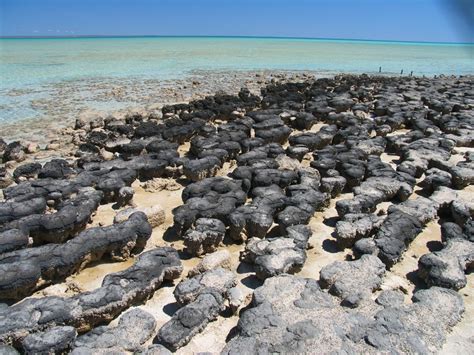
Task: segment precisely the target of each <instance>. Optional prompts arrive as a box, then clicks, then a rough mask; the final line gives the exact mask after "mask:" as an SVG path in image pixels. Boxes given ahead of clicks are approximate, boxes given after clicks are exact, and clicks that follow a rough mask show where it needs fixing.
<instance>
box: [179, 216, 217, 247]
mask: <svg viewBox="0 0 474 355" xmlns="http://www.w3.org/2000/svg"><path fill="white" fill-rule="evenodd" d="M224 235H225V225H224V223H222V222H221V221H219V220H218V219H213V218H198V219H197V220H196V222H195V223H194V227H193V228H191V229H188V230H187V231H186V233H185V234H184V235H183V239H184V245H185V246H186V251H187V252H188V253H189V254H191V255H196V256H199V255H202V254H207V253H212V252H214V251H216V250H217V247H218V246H219V244H220V243H222V240H223V239H224Z"/></svg>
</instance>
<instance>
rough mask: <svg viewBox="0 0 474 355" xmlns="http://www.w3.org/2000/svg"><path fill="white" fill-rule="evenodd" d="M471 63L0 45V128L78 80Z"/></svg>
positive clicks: (200, 45) (163, 45)
mask: <svg viewBox="0 0 474 355" xmlns="http://www.w3.org/2000/svg"><path fill="white" fill-rule="evenodd" d="M473 62H474V45H472V44H433V43H400V42H379V41H348V40H314V39H275V38H225V37H195V38H189V37H141V38H139V37H134V38H67V39H0V78H1V80H0V122H1V121H4V122H5V121H10V122H11V121H16V120H19V119H24V118H35V117H38V118H39V117H41V115H42V114H44V112H42V107H41V105H40V104H39V103H38V100H42V99H48V98H51V97H52V96H53V95H56V91H55V90H54V89H56V87H55V86H54V85H63V86H64V85H66V86H67V87H70V88H74V87H75V85H76V84H77V83H78V81H81V83H82V84H83V83H84V81H86V82H87V81H91V82H94V83H97V82H101V81H102V82H104V83H106V82H108V81H113V80H121V79H126V80H134V81H136V82H137V83H140V82H141V81H143V80H144V79H154V80H166V79H178V78H183V77H185V76H186V75H187V74H189V73H191V72H193V71H196V70H212V71H213V70H219V71H226V70H229V71H246V70H263V69H269V70H272V69H277V70H311V71H318V72H320V73H322V74H324V73H327V74H331V73H336V72H353V73H362V72H366V73H376V72H378V71H379V67H382V71H383V72H384V73H392V74H399V73H400V71H401V70H402V69H403V70H404V73H405V74H409V73H410V72H411V71H413V73H414V75H436V74H441V73H443V74H456V75H461V74H473V73H474V64H473ZM95 86H97V85H96V84H95ZM90 94H91V95H93V94H94V91H93V90H92V91H90ZM92 101H93V100H92ZM113 104H114V103H113V102H112V103H111V106H113ZM90 105H93V104H92V103H91V104H90ZM86 106H87V105H86Z"/></svg>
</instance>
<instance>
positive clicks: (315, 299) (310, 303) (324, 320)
mask: <svg viewBox="0 0 474 355" xmlns="http://www.w3.org/2000/svg"><path fill="white" fill-rule="evenodd" d="M372 302H373V301H372ZM337 303H338V300H337V298H335V297H332V296H330V295H329V294H327V293H326V292H324V291H321V289H320V288H319V286H318V284H317V282H316V281H315V280H311V279H303V278H299V277H296V276H290V275H282V276H278V277H273V278H270V279H268V280H266V281H265V284H264V285H263V286H262V287H260V288H258V289H257V290H255V292H254V295H253V300H252V307H251V308H249V309H247V310H246V311H245V312H243V314H242V315H241V317H240V320H239V323H238V326H237V328H238V329H237V336H235V337H234V338H232V339H231V340H230V342H229V343H228V344H227V345H226V347H225V348H224V350H223V353H224V354H251V353H255V352H264V353H273V352H279V353H293V352H298V353H308V354H309V353H331V352H338V351H341V349H342V350H343V351H344V352H346V353H378V352H390V351H393V350H394V349H399V350H401V349H403V351H407V352H416V353H429V352H432V351H435V350H436V349H439V348H440V347H441V345H442V344H443V342H444V339H445V333H446V332H447V331H448V330H449V329H450V328H451V327H452V326H453V325H455V324H456V323H457V322H459V321H460V319H461V314H462V313H463V311H464V307H463V304H462V299H461V297H460V296H459V295H458V294H456V293H455V292H453V291H451V290H446V289H442V288H437V287H433V288H430V289H428V290H420V291H418V292H416V293H415V295H414V297H413V303H409V304H403V303H401V304H389V305H387V306H382V305H376V304H375V302H373V303H371V304H370V306H366V307H364V308H362V309H360V308H357V311H355V312H348V311H347V310H346V308H345V307H342V306H339V305H338V304H337ZM380 303H383V302H380Z"/></svg>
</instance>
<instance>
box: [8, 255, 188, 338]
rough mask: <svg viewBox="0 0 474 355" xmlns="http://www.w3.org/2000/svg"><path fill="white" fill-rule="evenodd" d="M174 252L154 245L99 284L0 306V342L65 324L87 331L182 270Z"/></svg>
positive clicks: (107, 319)
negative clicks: (73, 292) (69, 293)
mask: <svg viewBox="0 0 474 355" xmlns="http://www.w3.org/2000/svg"><path fill="white" fill-rule="evenodd" d="M182 270H183V269H182V266H181V261H180V260H179V257H178V253H177V252H176V250H174V249H172V248H158V249H153V250H150V251H148V252H145V253H143V254H141V255H140V256H139V257H138V259H137V261H136V262H135V263H134V264H133V265H132V266H131V267H129V268H128V269H126V270H124V271H121V272H117V273H113V274H109V275H107V276H106V277H105V278H104V280H103V282H102V286H101V287H99V288H97V289H95V290H93V291H90V292H85V293H80V294H78V295H76V296H73V297H69V298H61V297H56V296H51V297H43V298H30V299H26V300H23V301H22V302H20V303H17V304H15V305H13V306H10V307H6V308H1V309H0V341H2V342H6V343H13V344H15V343H16V342H18V341H19V340H21V339H23V338H25V337H26V336H28V334H34V333H37V332H39V331H45V330H46V329H49V328H52V327H54V326H55V325H56V324H65V325H70V326H73V327H75V328H76V329H77V330H78V331H80V332H84V331H88V330H90V329H91V328H93V327H94V326H96V325H98V324H100V323H103V322H108V321H110V320H112V319H113V318H115V317H116V316H117V315H118V314H120V313H121V312H122V311H123V310H125V309H127V308H129V307H130V306H131V305H132V304H136V303H139V302H143V301H144V300H146V299H148V298H149V297H150V296H151V295H152V294H153V293H154V292H155V291H156V290H157V289H158V288H159V287H160V286H161V284H162V283H163V281H165V280H173V279H176V278H178V277H179V275H180V274H181V272H182Z"/></svg>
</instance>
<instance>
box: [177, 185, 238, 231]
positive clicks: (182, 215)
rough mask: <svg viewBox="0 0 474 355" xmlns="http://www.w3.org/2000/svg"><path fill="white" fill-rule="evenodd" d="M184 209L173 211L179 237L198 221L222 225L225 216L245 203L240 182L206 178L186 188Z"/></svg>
mask: <svg viewBox="0 0 474 355" xmlns="http://www.w3.org/2000/svg"><path fill="white" fill-rule="evenodd" d="M182 197H183V202H184V205H182V206H179V207H178V208H177V209H176V210H174V211H173V215H174V222H175V227H176V228H177V230H178V232H179V233H184V232H185V231H186V230H188V229H189V228H190V227H191V226H192V225H193V223H194V222H195V221H196V219H198V218H201V217H203V218H216V219H219V220H221V221H223V222H224V223H226V221H227V220H228V218H229V215H230V214H231V213H232V212H233V211H234V210H235V209H236V208H237V207H238V206H240V205H243V204H244V203H245V200H246V199H247V194H246V192H245V191H244V190H243V189H242V181H236V180H231V179H227V178H223V177H215V178H208V179H204V180H202V181H199V182H196V183H194V184H190V185H188V186H186V188H185V189H184V190H183V194H182Z"/></svg>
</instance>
